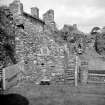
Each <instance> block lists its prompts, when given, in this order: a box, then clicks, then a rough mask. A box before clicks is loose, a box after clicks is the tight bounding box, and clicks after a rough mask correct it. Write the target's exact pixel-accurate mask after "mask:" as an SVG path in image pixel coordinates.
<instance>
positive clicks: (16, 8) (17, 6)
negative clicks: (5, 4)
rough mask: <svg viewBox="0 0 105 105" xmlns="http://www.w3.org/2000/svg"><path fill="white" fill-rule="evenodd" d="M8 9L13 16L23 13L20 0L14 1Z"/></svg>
mask: <svg viewBox="0 0 105 105" xmlns="http://www.w3.org/2000/svg"><path fill="white" fill-rule="evenodd" d="M9 8H10V10H11V12H12V13H13V15H15V16H16V15H21V14H22V13H23V4H22V3H21V2H20V0H14V1H13V2H12V3H11V4H10V5H9Z"/></svg>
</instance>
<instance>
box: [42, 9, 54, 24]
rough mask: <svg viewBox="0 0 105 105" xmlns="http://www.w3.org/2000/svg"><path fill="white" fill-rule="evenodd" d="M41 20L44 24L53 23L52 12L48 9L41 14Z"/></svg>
mask: <svg viewBox="0 0 105 105" xmlns="http://www.w3.org/2000/svg"><path fill="white" fill-rule="evenodd" d="M43 20H44V21H45V22H46V23H53V22H54V10H52V9H50V10H48V11H47V12H46V13H45V14H43Z"/></svg>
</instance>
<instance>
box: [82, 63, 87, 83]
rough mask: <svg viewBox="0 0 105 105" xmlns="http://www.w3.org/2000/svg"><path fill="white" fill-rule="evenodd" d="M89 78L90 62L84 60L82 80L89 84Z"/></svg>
mask: <svg viewBox="0 0 105 105" xmlns="http://www.w3.org/2000/svg"><path fill="white" fill-rule="evenodd" d="M87 79H88V64H87V62H85V61H84V62H82V64H81V82H82V84H83V85H86V84H87Z"/></svg>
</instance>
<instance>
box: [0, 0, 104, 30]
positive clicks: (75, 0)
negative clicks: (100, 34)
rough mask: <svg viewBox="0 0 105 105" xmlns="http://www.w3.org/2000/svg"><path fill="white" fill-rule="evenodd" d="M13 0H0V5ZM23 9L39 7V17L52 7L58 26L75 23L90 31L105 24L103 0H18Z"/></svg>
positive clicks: (80, 27) (27, 10)
mask: <svg viewBox="0 0 105 105" xmlns="http://www.w3.org/2000/svg"><path fill="white" fill-rule="evenodd" d="M12 1H13V0H0V5H8V4H9V3H11V2H12ZM20 1H21V2H22V3H23V6H24V11H25V12H28V13H30V8H31V7H33V6H36V7H38V8H39V9H40V17H42V14H43V13H45V12H46V11H47V10H48V9H54V11H55V21H56V23H57V26H58V27H62V26H63V25H64V24H71V25H72V24H77V25H78V28H79V29H80V30H81V31H83V32H90V31H91V29H92V28H93V27H94V26H99V27H102V26H105V0H20Z"/></svg>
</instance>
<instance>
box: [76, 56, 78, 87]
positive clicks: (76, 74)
mask: <svg viewBox="0 0 105 105" xmlns="http://www.w3.org/2000/svg"><path fill="white" fill-rule="evenodd" d="M77 76H78V56H77V55H76V66H75V86H76V87H77V85H78V77H77Z"/></svg>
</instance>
